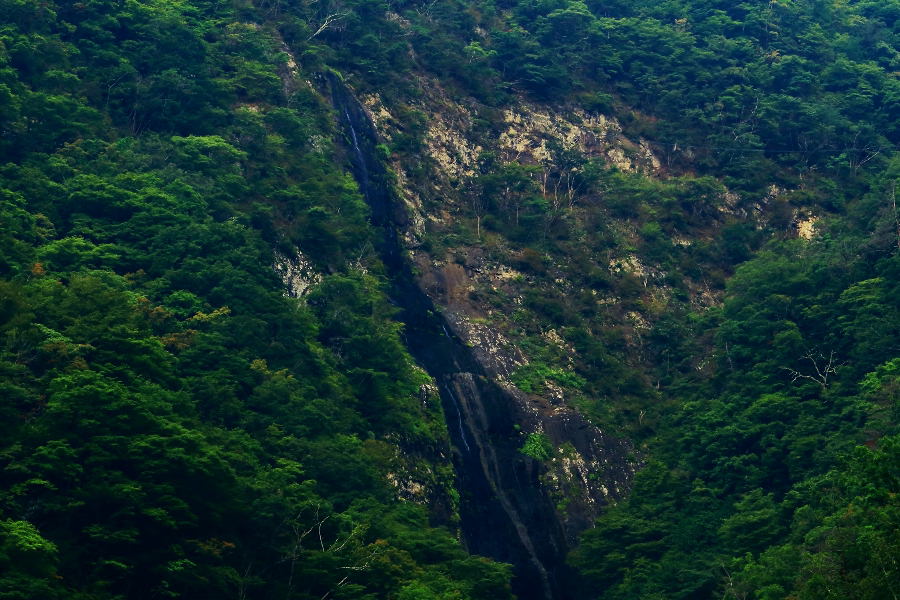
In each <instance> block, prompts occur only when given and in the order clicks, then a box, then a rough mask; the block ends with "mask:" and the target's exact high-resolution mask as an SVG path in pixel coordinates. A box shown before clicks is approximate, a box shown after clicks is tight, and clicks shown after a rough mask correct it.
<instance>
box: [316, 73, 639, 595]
mask: <svg viewBox="0 0 900 600" xmlns="http://www.w3.org/2000/svg"><path fill="white" fill-rule="evenodd" d="M330 86H331V95H332V100H333V104H334V106H335V109H336V114H337V116H338V118H339V124H340V128H341V130H342V132H343V144H344V146H345V148H346V149H347V153H348V158H349V160H350V162H351V164H352V166H353V171H354V174H355V176H356V178H357V181H358V182H359V185H360V188H361V190H362V192H363V195H364V196H365V198H366V200H367V202H368V203H369V205H370V206H371V208H372V220H373V223H374V224H375V225H377V226H379V227H381V228H382V230H383V231H384V241H383V243H382V246H381V248H380V252H381V256H382V260H383V261H384V263H385V265H386V267H387V268H388V270H389V272H390V273H391V276H392V291H391V297H392V298H393V299H394V301H395V302H396V303H397V305H398V306H400V307H401V309H402V312H401V315H400V318H401V319H402V320H403V322H404V324H405V328H404V331H405V339H406V342H407V346H408V347H409V349H410V351H411V353H412V354H413V356H414V357H415V358H416V360H417V361H418V362H419V364H420V365H422V367H424V368H425V369H426V370H427V371H428V373H429V374H430V375H431V376H432V377H433V378H434V380H435V382H436V384H437V385H438V388H439V391H440V395H441V401H442V403H443V406H444V414H445V418H446V421H447V425H448V429H449V432H450V437H451V441H452V444H453V458H454V465H455V467H456V471H457V481H458V489H459V491H460V496H461V500H460V517H461V520H462V523H461V524H462V531H463V536H464V539H465V541H466V544H467V546H468V548H469V550H470V551H472V552H473V553H477V554H484V555H487V556H491V557H493V558H495V559H498V560H501V561H505V562H511V563H512V564H513V565H514V566H515V569H516V578H515V580H514V591H515V592H516V594H517V595H518V596H519V597H520V598H523V599H526V600H528V599H544V600H563V599H567V598H569V592H568V589H567V587H566V579H567V567H566V566H565V562H564V558H565V554H566V552H567V550H568V549H569V548H570V547H571V544H572V542H573V541H574V540H575V537H576V536H577V534H578V533H579V532H580V531H582V530H583V529H584V528H586V527H588V526H590V524H591V523H592V521H593V519H594V518H595V517H596V515H597V514H598V510H599V508H600V507H601V506H602V505H604V504H605V503H606V502H607V501H608V500H609V499H611V498H616V497H619V496H620V495H621V494H622V493H624V491H625V490H627V488H628V485H629V482H630V480H631V477H632V475H633V472H634V470H635V468H636V467H637V464H636V462H635V459H634V458H633V457H632V448H631V445H630V444H629V443H628V442H627V441H625V440H622V439H619V438H617V437H615V436H610V435H606V434H604V433H603V432H601V431H599V430H598V429H597V428H596V427H594V426H592V425H591V424H590V423H589V422H588V421H587V420H586V419H584V417H582V416H581V415H580V414H579V413H578V412H577V411H575V410H574V409H572V408H570V407H568V406H567V405H566V402H565V397H564V395H561V394H558V395H556V396H554V397H553V398H544V397H539V396H535V395H528V394H525V393H523V392H521V391H520V390H518V389H516V387H515V386H514V385H513V384H512V383H511V382H510V375H511V374H512V372H513V371H514V370H515V369H516V368H517V367H519V366H521V365H523V364H525V362H526V359H525V357H524V355H523V354H522V353H521V351H519V350H518V349H517V348H515V347H514V346H513V345H512V344H511V343H510V342H509V341H508V340H506V339H505V338H504V336H502V335H501V334H500V333H499V332H498V331H496V330H493V329H492V328H491V326H490V324H489V322H488V321H487V320H485V319H484V315H483V314H481V313H480V312H479V308H478V306H477V305H476V304H475V303H473V302H471V301H470V299H469V296H470V293H471V291H472V287H471V286H472V277H473V276H477V275H478V274H477V273H476V271H475V270H476V269H477V270H482V271H483V270H484V269H493V270H494V271H495V272H496V273H497V274H498V276H499V277H501V278H504V277H506V278H509V279H515V278H518V277H519V274H517V273H516V272H514V271H513V270H512V269H509V268H508V267H505V266H503V265H489V261H485V260H478V261H475V263H477V264H474V263H473V264H472V265H469V264H467V265H460V264H457V263H450V264H446V263H443V264H440V263H436V262H435V261H434V260H432V259H431V258H430V257H429V256H428V255H427V254H425V253H424V252H422V251H418V252H416V253H414V256H413V260H412V261H411V260H410V259H409V258H408V252H407V250H409V249H410V248H413V247H415V246H417V244H418V241H419V240H418V239H417V237H418V236H417V228H419V227H421V226H422V225H423V224H424V223H425V222H426V221H427V220H428V219H446V218H449V215H442V214H441V213H440V212H438V211H434V212H433V214H429V213H427V212H425V211H424V209H423V205H424V204H425V201H424V200H423V196H427V197H429V200H431V201H433V200H434V198H435V197H437V196H440V197H441V198H442V200H444V201H445V202H447V203H451V202H453V201H459V193H458V188H459V187H460V185H461V184H462V183H463V181H462V180H464V179H466V178H470V177H472V176H473V175H474V173H475V171H474V169H475V166H476V161H477V158H478V154H479V153H480V152H481V150H482V149H481V147H480V145H479V144H478V143H476V142H474V141H471V140H472V139H474V138H475V136H474V134H472V115H471V113H470V112H469V111H468V110H467V109H464V108H462V107H460V106H459V105H456V104H451V103H449V101H447V100H446V98H443V97H441V96H440V95H439V92H432V95H431V96H429V97H426V99H425V100H423V101H422V102H423V103H428V102H438V101H440V103H441V104H442V107H441V108H440V109H437V108H435V109H434V110H429V111H428V114H431V115H435V116H434V118H433V119H432V121H431V123H430V124H429V126H428V131H429V134H428V135H427V136H426V139H425V142H424V143H425V148H426V150H425V154H426V155H427V156H428V158H429V159H430V160H431V162H432V167H433V168H432V170H431V171H430V172H431V173H432V174H433V175H434V176H433V177H432V178H431V180H430V187H429V188H428V189H422V188H420V187H417V186H414V185H413V184H412V183H411V180H412V178H411V177H410V176H409V175H408V174H407V172H406V171H405V170H404V169H403V165H401V164H399V163H397V162H395V163H393V165H392V166H393V168H394V170H395V172H396V177H389V176H388V174H387V172H386V170H385V167H384V165H383V164H382V159H381V158H379V155H378V152H377V145H378V143H379V136H380V139H390V137H391V136H392V135H393V133H394V131H393V127H394V124H393V117H392V115H391V113H390V111H388V110H387V108H385V107H383V106H381V105H380V101H379V100H378V99H377V98H376V97H372V96H370V97H368V98H366V100H365V102H364V103H360V102H358V101H356V99H355V98H354V97H353V95H352V94H351V93H350V92H349V90H348V89H347V88H346V87H345V86H344V85H343V84H342V83H340V82H338V81H337V80H336V79H335V80H332V81H331V82H330ZM423 108H427V106H423ZM532 112H534V111H532ZM526 120H527V121H528V123H529V125H528V127H525V121H526ZM533 123H537V124H536V125H532V124H533ZM548 123H549V124H551V125H552V123H553V118H552V117H550V116H547V117H546V118H544V117H541V118H537V117H531V116H529V117H527V118H526V117H522V118H521V122H520V124H519V126H520V127H522V129H523V131H525V133H523V134H522V135H524V136H526V137H527V138H528V139H537V137H538V136H544V135H545V134H546V135H556V133H554V132H550V133H547V131H549V130H547V127H549V126H550V125H548ZM373 124H374V127H373ZM375 127H378V130H377V131H376V129H375ZM574 127H575V125H574V124H572V125H571V126H570V127H569V129H566V130H565V131H567V132H568V133H566V135H568V136H569V138H567V139H570V140H576V139H579V140H580V139H584V140H589V139H593V138H590V136H588V132H586V131H582V130H579V131H578V132H574V133H573V132H572V129H573V128H574ZM554 131H556V130H554ZM517 135H518V133H516V134H515V135H513V134H510V135H508V136H507V138H505V139H506V140H507V141H508V143H509V144H511V146H509V148H515V147H516V146H515V145H516V144H519V143H520V141H517V140H519V138H518V137H516V136H517ZM591 135H594V134H591ZM547 139H549V138H547ZM529 143H531V142H529ZM546 143H547V140H546V139H543V145H542V144H541V143H540V142H538V143H537V144H536V145H534V146H533V151H531V154H530V155H529V156H531V157H532V159H533V160H535V161H536V162H537V161H539V160H540V158H539V157H540V156H541V151H540V148H546ZM579 143H580V142H579ZM585 143H587V142H585ZM529 147H531V146H529ZM398 195H399V197H398ZM404 208H405V209H406V210H403V209H404ZM413 266H415V268H416V271H417V275H415V276H414V275H413ZM529 433H540V434H542V435H544V436H546V437H547V438H548V439H549V441H550V443H551V444H552V445H553V446H554V447H556V448H560V449H562V450H561V451H560V452H559V453H558V456H557V458H556V459H554V460H551V461H539V460H535V459H533V458H531V457H529V456H526V455H525V454H523V453H522V452H521V451H520V448H521V447H522V444H523V442H524V439H525V436H526V435H527V434H529ZM563 450H564V451H563ZM396 486H397V488H398V490H399V491H400V493H403V494H407V493H409V494H414V492H415V490H414V489H413V487H414V486H410V485H409V484H407V483H404V482H401V481H399V480H398V481H397V483H396Z"/></svg>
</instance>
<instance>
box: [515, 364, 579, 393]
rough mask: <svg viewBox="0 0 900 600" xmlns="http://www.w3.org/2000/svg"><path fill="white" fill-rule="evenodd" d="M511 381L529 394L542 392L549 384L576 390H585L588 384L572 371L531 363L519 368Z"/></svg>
mask: <svg viewBox="0 0 900 600" xmlns="http://www.w3.org/2000/svg"><path fill="white" fill-rule="evenodd" d="M511 379H512V381H513V383H515V384H516V386H517V387H518V388H519V389H520V390H522V391H523V392H528V393H536V392H540V391H541V390H543V388H544V386H546V384H547V383H548V382H553V383H555V384H557V385H561V386H563V387H567V388H573V389H576V390H579V389H581V388H583V387H584V386H585V385H586V383H587V382H586V381H585V380H584V378H582V377H580V376H578V375H577V374H575V373H573V372H572V371H568V370H566V369H560V368H554V367H550V366H548V365H545V364H540V363H537V364H535V363H529V364H527V365H523V366H521V367H519V368H518V369H516V371H515V372H514V373H513V374H512V378H511Z"/></svg>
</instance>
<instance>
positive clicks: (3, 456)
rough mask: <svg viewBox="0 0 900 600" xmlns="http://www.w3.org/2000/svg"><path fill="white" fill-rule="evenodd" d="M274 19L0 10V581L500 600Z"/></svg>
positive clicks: (501, 578) (197, 12)
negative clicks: (295, 271)
mask: <svg viewBox="0 0 900 600" xmlns="http://www.w3.org/2000/svg"><path fill="white" fill-rule="evenodd" d="M356 8H360V9H361V8H363V7H361V6H360V7H354V9H356ZM282 9H286V10H287V7H265V6H252V5H250V4H240V3H239V4H227V5H222V4H215V3H207V2H195V3H182V2H169V1H159V2H149V3H133V2H132V3H127V2H126V3H108V2H100V3H93V4H87V5H85V4H79V5H77V6H76V5H68V4H65V3H58V4H54V3H50V4H44V5H40V6H39V5H38V4H35V3H30V2H15V1H5V2H0V14H2V15H3V16H4V18H3V26H2V28H0V130H2V133H3V135H2V136H0V276H2V278H3V279H2V280H0V396H2V398H3V402H2V403H0V404H2V406H0V433H2V436H0V437H2V442H0V489H2V491H0V590H2V591H0V596H2V597H4V598H10V599H13V598H15V599H22V600H25V599H33V598H46V599H49V600H52V599H54V598H75V599H79V598H92V599H97V600H103V599H114V598H124V597H128V598H135V599H139V598H159V597H167V598H179V597H182V598H214V597H215V598H223V597H232V596H234V597H238V596H246V597H251V596H253V597H272V598H274V597H279V598H323V597H329V596H330V597H334V598H361V597H385V598H388V597H390V598H396V597H403V596H404V595H406V596H408V597H420V596H421V595H422V594H423V593H427V594H430V595H431V596H437V597H445V598H454V599H460V600H466V599H481V598H484V599H485V600H486V599H487V598H491V599H493V598H504V597H509V593H510V592H509V586H508V581H509V576H510V575H509V569H508V567H507V566H505V565H499V564H496V563H493V562H490V561H487V560H483V559H478V558H474V557H470V556H468V555H467V554H466V553H465V552H464V551H463V549H462V548H461V546H460V545H459V543H458V542H457V541H456V539H455V538H454V534H453V533H452V532H450V531H448V530H445V529H441V528H435V527H431V526H430V525H429V519H430V518H431V517H432V515H429V514H428V513H427V511H426V510H425V509H423V508H422V507H421V506H419V505H418V504H417V503H412V502H400V501H399V500H398V498H397V493H396V490H395V489H394V487H393V486H392V485H391V484H390V483H389V481H388V477H387V475H388V473H394V474H398V473H399V474H402V475H403V476H408V477H409V478H410V479H413V480H415V481H417V482H421V485H422V486H423V488H424V489H425V490H426V491H425V492H424V494H427V495H429V496H431V497H442V496H448V495H450V493H449V491H448V488H450V487H451V485H452V475H451V474H450V473H449V472H448V471H449V466H448V465H446V464H439V463H440V460H439V459H438V458H437V457H438V456H439V454H440V452H441V451H442V448H443V447H444V446H445V445H446V443H447V434H446V428H445V426H444V424H443V419H442V416H441V414H440V408H439V404H438V403H436V402H430V403H428V405H427V406H426V405H424V404H423V403H422V401H421V394H422V391H421V390H422V389H424V388H423V386H424V385H425V384H427V383H429V382H430V380H429V379H428V377H427V376H426V375H424V374H423V373H422V372H421V371H420V370H419V369H417V368H416V367H415V366H414V365H413V363H412V360H411V359H410V357H409V355H408V354H407V352H406V350H405V348H404V346H403V343H402V341H401V338H400V328H399V325H398V324H397V323H396V322H395V321H394V320H393V318H392V317H393V314H394V309H393V308H392V306H391V304H390V302H389V301H388V299H387V297H386V295H385V292H384V281H383V275H382V274H383V271H384V267H383V266H382V265H381V264H380V262H379V261H378V259H377V258H375V257H374V256H373V253H372V252H371V247H372V242H373V240H374V239H375V236H376V235H378V233H377V232H374V231H373V230H372V228H371V227H370V226H369V224H368V222H367V218H368V207H367V206H366V205H365V202H364V200H363V198H362V196H361V194H360V193H359V190H358V189H357V187H356V184H355V183H354V181H353V179H352V177H351V176H350V175H349V174H348V173H346V172H344V171H343V169H342V168H341V167H340V166H338V164H339V161H338V158H337V156H336V155H335V153H334V149H333V148H332V147H331V145H330V143H329V142H328V140H329V139H331V137H332V135H333V131H332V129H331V128H332V125H331V117H330V115H329V113H328V111H327V108H326V105H325V102H323V100H322V99H321V98H320V97H319V96H318V94H317V93H316V92H315V91H313V90H311V89H308V88H307V87H306V86H305V84H303V81H304V80H305V79H306V78H310V79H312V78H313V77H312V74H306V73H299V72H293V71H292V69H295V68H299V66H294V67H291V66H290V64H288V63H289V62H290V61H288V59H287V56H286V55H285V54H284V49H285V42H284V40H283V38H282V37H281V34H279V32H278V31H277V29H278V27H279V26H283V28H284V30H285V32H287V31H288V30H289V27H287V24H288V22H289V21H290V18H291V16H290V15H289V14H283V13H281V10H282ZM307 9H309V7H308V6H299V5H297V6H293V7H291V8H290V9H289V11H293V12H294V13H295V14H294V16H295V17H296V16H297V14H296V13H298V12H299V13H301V15H300V16H303V17H304V20H308V19H306V18H307V17H313V16H314V15H312V14H307V13H306V12H305V11H307ZM316 18H318V17H317V16H316ZM360 19H361V17H360V16H359V15H357V14H354V16H353V19H348V20H349V21H355V23H356V25H355V27H356V28H357V30H359V29H360V28H362V25H360V23H362V22H363V21H361V20H360ZM365 21H366V23H367V25H366V26H368V24H370V23H371V22H372V19H366V20H365ZM311 22H315V21H314V20H311ZM294 24H295V25H296V22H294ZM311 33H312V32H309V31H308V30H307V32H306V33H305V34H302V33H301V35H300V37H299V40H298V39H296V38H295V39H290V43H291V44H296V47H297V49H299V50H300V51H307V50H308V51H309V52H316V50H314V46H313V44H312V43H310V40H307V37H308V36H309V35H310V34H311ZM329 33H330V32H329V31H326V32H325V34H324V35H326V36H327V35H328V34H329ZM285 37H288V38H290V36H288V35H287V34H285ZM304 40H306V41H304ZM369 42H371V38H370V39H369V40H368V41H366V40H363V39H360V40H359V43H360V47H364V48H367V49H370V48H371V47H372V45H371V44H369ZM376 45H377V44H376ZM319 48H321V47H319ZM288 49H290V47H288ZM299 54H300V53H299V52H298V55H299ZM321 54H323V55H327V54H328V52H325V51H321ZM332 56H333V55H332ZM353 56H354V55H353V52H349V53H348V54H347V55H346V58H347V59H348V60H350V58H351V57H353ZM401 56H405V52H400V51H399V50H398V49H396V48H395V49H394V50H389V49H384V52H383V54H382V57H381V58H382V61H373V62H372V63H371V66H372V68H377V69H378V70H379V71H380V72H388V71H390V70H391V69H389V68H384V67H385V66H386V65H388V64H392V61H398V60H399V61H400V62H402V59H401V58H400V57H401ZM355 57H356V58H357V59H359V61H365V60H366V57H365V53H360V52H357V53H356V55H355ZM307 58H308V57H307ZM304 60H307V59H303V60H300V61H298V62H304ZM309 60H310V61H311V60H312V59H309ZM297 248H299V249H300V250H301V251H302V252H303V253H304V255H305V256H306V257H307V258H308V259H309V261H310V262H311V263H312V265H313V268H315V269H316V270H318V271H319V272H322V273H325V272H327V273H328V276H326V277H324V278H322V281H321V283H320V284H319V285H318V287H317V289H315V290H313V291H312V292H311V293H310V294H309V295H308V298H307V299H306V300H304V301H300V300H296V299H291V298H287V297H285V295H284V293H283V289H282V287H283V286H282V284H281V282H279V281H278V279H277V278H276V276H275V274H274V273H273V272H272V268H271V266H272V262H273V253H274V250H276V249H278V250H279V251H281V252H282V253H291V254H292V253H293V252H294V251H295V249H297ZM351 265H352V266H351ZM424 494H423V497H424ZM447 504H448V505H450V504H451V502H450V501H449V500H447ZM450 520H451V521H452V517H451V519H450ZM348 575H349V577H348Z"/></svg>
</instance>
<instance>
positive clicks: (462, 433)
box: [444, 330, 472, 452]
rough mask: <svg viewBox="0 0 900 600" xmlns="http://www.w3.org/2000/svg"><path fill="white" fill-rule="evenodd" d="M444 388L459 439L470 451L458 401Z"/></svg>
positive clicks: (447, 388)
mask: <svg viewBox="0 0 900 600" xmlns="http://www.w3.org/2000/svg"><path fill="white" fill-rule="evenodd" d="M444 333H446V330H445V331H444ZM448 337H449V336H448ZM444 389H445V390H446V391H447V397H449V398H450V402H451V403H452V404H453V408H455V409H456V420H457V423H459V439H460V440H462V443H463V446H464V447H465V449H466V452H471V451H472V449H471V448H470V447H469V440H468V439H466V429H465V427H464V426H463V418H462V413H461V412H460V411H459V403H458V402H457V401H456V396H454V395H453V391H452V390H451V389H450V388H449V387H448V386H446V385H445V386H444Z"/></svg>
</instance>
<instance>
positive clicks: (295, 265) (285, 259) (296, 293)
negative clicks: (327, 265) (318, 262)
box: [272, 249, 322, 298]
mask: <svg viewBox="0 0 900 600" xmlns="http://www.w3.org/2000/svg"><path fill="white" fill-rule="evenodd" d="M272 268H273V269H274V270H275V273H276V274H277V275H278V276H279V277H280V278H281V281H282V282H283V283H284V287H285V293H286V294H287V295H288V296H290V297H292V298H301V297H303V296H304V295H306V292H308V291H309V288H311V287H312V286H314V285H315V284H317V283H318V282H319V281H320V280H321V279H322V277H321V275H319V274H318V273H317V272H316V271H315V269H314V268H313V266H312V263H310V262H309V259H307V258H306V257H305V256H304V255H303V253H302V252H300V250H297V249H295V250H294V254H293V256H287V255H285V254H282V253H281V252H278V251H277V250H276V251H275V257H274V262H273V264H272Z"/></svg>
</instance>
